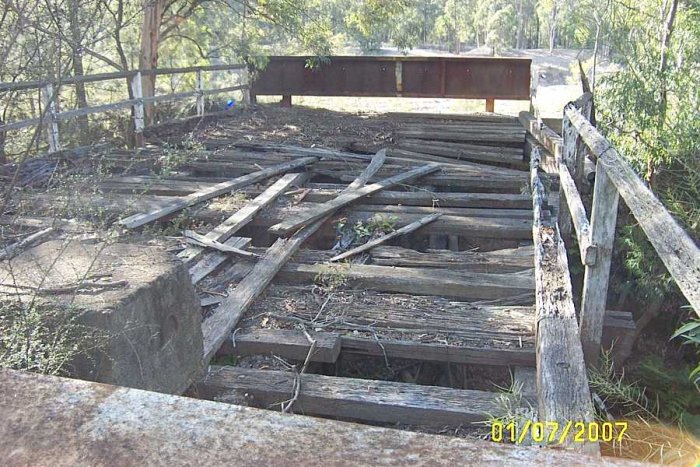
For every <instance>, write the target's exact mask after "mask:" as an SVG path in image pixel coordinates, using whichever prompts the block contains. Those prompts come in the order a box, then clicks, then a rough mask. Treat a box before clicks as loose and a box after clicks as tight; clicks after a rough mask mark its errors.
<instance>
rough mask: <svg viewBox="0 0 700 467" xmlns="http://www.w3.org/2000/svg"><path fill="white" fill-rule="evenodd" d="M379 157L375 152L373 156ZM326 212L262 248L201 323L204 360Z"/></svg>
mask: <svg viewBox="0 0 700 467" xmlns="http://www.w3.org/2000/svg"><path fill="white" fill-rule="evenodd" d="M375 158H376V159H381V158H383V156H382V155H379V154H378V155H375V156H374V157H373V160H374V159H375ZM379 166H380V164H372V163H371V162H370V164H369V165H368V166H367V167H366V168H365V170H363V171H362V173H360V175H358V177H357V180H360V181H362V180H368V179H369V178H370V177H371V176H372V174H374V173H375V172H376V171H377V170H378V169H379ZM355 191H357V190H354V189H353V190H351V189H347V190H346V191H343V192H342V193H341V196H342V195H343V193H354V192H355ZM327 217H328V216H322V217H321V218H320V219H319V220H318V221H317V222H315V223H312V224H309V225H307V226H306V227H304V228H302V229H301V230H299V231H297V232H296V233H295V234H294V235H293V236H292V237H290V238H288V239H282V238H279V239H277V241H276V242H275V243H274V244H273V245H272V246H271V247H270V248H269V249H268V250H267V252H265V255H264V256H263V257H262V258H261V259H260V260H259V261H258V262H257V264H256V265H255V266H254V267H253V269H252V270H251V271H250V273H249V274H248V275H246V276H245V277H244V278H243V280H241V282H239V284H238V285H237V286H236V288H235V289H234V290H233V292H232V293H231V294H230V295H229V296H228V297H227V298H226V300H225V301H224V302H223V303H222V304H221V305H220V306H219V308H217V309H216V311H215V312H214V315H212V316H210V317H209V318H208V319H206V320H205V321H204V323H203V324H202V334H203V340H204V355H203V360H204V364H205V365H206V364H208V363H209V361H210V360H211V358H212V357H213V356H214V353H215V352H216V350H217V349H218V348H219V347H221V344H222V343H223V342H224V341H225V340H226V337H227V336H228V335H229V334H230V333H231V331H232V330H233V328H234V327H235V326H236V325H237V324H238V321H240V319H241V317H242V316H243V313H245V311H246V310H247V309H248V307H249V306H250V304H251V303H252V302H253V300H254V299H255V298H257V297H258V295H260V294H261V293H262V291H263V290H265V288H266V287H267V286H268V284H269V283H270V282H271V281H272V279H273V278H274V277H275V275H276V274H277V273H278V272H279V270H280V268H282V266H283V265H284V264H285V263H286V262H287V261H288V260H289V258H290V257H291V256H292V255H293V254H294V253H296V251H297V250H298V249H299V248H300V247H301V245H302V244H303V243H304V242H305V241H306V240H307V239H308V238H309V237H310V236H311V235H313V234H314V233H315V232H316V231H317V230H318V229H319V228H320V227H321V225H323V222H324V221H325V220H326V218H327Z"/></svg>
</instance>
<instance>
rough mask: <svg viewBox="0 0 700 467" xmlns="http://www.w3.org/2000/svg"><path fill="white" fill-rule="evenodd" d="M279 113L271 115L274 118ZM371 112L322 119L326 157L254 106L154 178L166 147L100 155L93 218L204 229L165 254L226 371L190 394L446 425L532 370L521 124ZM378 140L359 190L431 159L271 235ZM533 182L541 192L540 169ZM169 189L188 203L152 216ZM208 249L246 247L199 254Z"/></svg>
mask: <svg viewBox="0 0 700 467" xmlns="http://www.w3.org/2000/svg"><path fill="white" fill-rule="evenodd" d="M266 112H268V114H269V112H271V111H270V110H267V111H266ZM279 112H280V115H274V116H273V117H274V118H275V119H277V122H278V123H282V122H284V119H285V115H286V116H287V117H289V116H290V115H291V114H289V113H286V114H285V113H284V112H288V111H284V110H279ZM253 117H254V116H253ZM328 118H329V119H330V120H332V119H333V116H332V115H331V116H329V117H328ZM381 118H383V119H385V120H381V119H380V120H379V121H380V122H383V123H382V126H381V128H379V131H380V132H382V131H383V132H384V133H382V134H381V136H379V137H378V136H377V132H376V130H377V127H376V122H373V121H372V119H367V120H366V125H365V127H362V125H359V126H356V127H353V128H351V129H348V131H347V132H345V133H347V136H346V137H343V135H344V131H343V130H344V129H343V128H342V127H339V128H336V130H335V139H333V140H331V139H330V138H329V142H330V144H327V146H333V145H335V146H336V147H337V146H341V149H345V151H343V152H338V151H335V152H333V151H328V150H323V149H317V148H311V149H308V148H307V149H302V147H303V146H307V147H308V145H309V144H308V143H309V141H308V140H305V139H304V134H303V132H298V127H296V126H295V125H294V122H291V123H289V124H280V125H279V126H278V127H276V128H275V127H272V128H270V127H269V126H268V127H266V128H265V132H266V133H265V134H264V135H263V133H262V132H261V131H260V126H265V123H263V124H262V125H260V124H259V122H258V123H255V118H252V119H249V120H248V121H247V123H246V121H242V120H241V119H240V118H239V119H237V120H222V121H221V122H217V123H215V124H214V125H211V126H209V127H208V128H206V129H205V130H204V131H202V132H201V133H202V134H203V135H204V137H203V139H202V148H197V149H196V150H193V151H191V154H190V155H189V157H188V158H187V159H186V160H184V161H181V162H182V163H181V164H180V165H179V168H178V169H177V170H178V171H177V172H175V173H172V174H170V175H168V176H159V177H154V176H151V175H148V173H149V170H150V169H151V168H153V167H154V166H156V165H158V164H159V160H160V159H162V157H163V155H164V153H165V154H167V151H163V149H162V148H158V147H151V148H148V149H146V150H143V151H140V152H139V153H137V154H134V153H133V152H128V151H107V152H106V154H105V156H104V157H103V162H104V163H105V164H108V165H109V166H110V170H111V171H112V175H111V176H110V177H109V178H107V179H105V180H102V181H101V182H100V185H99V191H98V192H97V193H96V194H94V195H92V196H91V197H90V198H89V200H86V202H88V203H89V204H90V205H91V206H93V207H95V206H99V207H100V212H101V213H102V215H104V216H106V218H107V219H117V218H120V217H121V218H123V217H124V215H125V214H131V213H149V216H150V217H149V219H150V218H152V217H154V216H155V217H154V218H155V219H159V220H163V219H172V218H173V217H178V216H179V218H180V220H179V222H178V225H179V226H180V225H184V224H189V225H194V226H195V227H196V228H195V230H196V231H197V232H198V233H199V234H200V235H205V234H206V238H205V239H204V240H201V241H208V242H210V244H207V247H206V248H204V249H202V248H198V247H195V248H194V249H193V247H192V246H191V245H190V246H189V247H188V248H187V251H186V252H185V253H184V256H183V253H181V254H180V255H181V257H183V259H184V260H185V261H187V262H188V265H189V266H190V271H191V273H192V275H193V283H196V286H197V288H198V291H199V293H200V294H201V299H202V304H203V313H204V321H203V329H204V334H205V349H204V358H205V360H207V361H210V360H211V361H212V362H214V363H216V364H219V365H221V364H225V365H227V366H225V367H223V368H221V367H217V368H215V369H212V370H211V374H210V375H207V376H205V377H204V378H203V379H202V380H201V381H200V382H199V383H197V384H196V385H195V386H194V387H193V389H192V394H193V395H198V396H200V397H208V398H216V399H217V400H224V401H231V402H235V403H242V404H245V405H251V406H257V407H263V408H274V409H276V410H279V409H280V407H282V408H283V409H284V410H287V411H292V412H296V413H306V414H315V415H320V416H324V417H331V418H341V419H352V420H357V421H365V422H369V423H383V424H409V425H415V426H419V427H436V426H439V427H443V428H444V427H446V426H449V427H451V428H459V427H460V426H464V425H470V424H478V423H479V422H484V421H486V420H488V419H489V418H490V417H493V416H501V415H506V410H507V409H508V407H507V406H506V404H504V403H503V402H502V401H500V398H499V393H500V392H501V390H500V389H498V387H497V386H498V385H500V386H503V385H506V386H507V385H509V384H510V383H511V376H510V374H511V373H512V374H515V375H518V377H517V378H516V379H520V375H526V377H529V378H532V374H533V371H532V370H529V371H527V370H526V368H528V367H529V368H532V369H534V367H535V364H536V345H537V343H536V318H535V315H536V313H535V309H534V305H535V272H534V265H535V264H534V262H535V257H534V249H533V235H532V232H533V230H532V223H533V211H532V198H531V195H530V194H529V191H528V190H529V188H528V183H529V178H530V177H529V173H528V169H529V164H528V162H527V160H526V156H525V145H526V131H525V130H524V129H523V128H522V126H521V125H520V124H519V122H518V121H517V119H515V118H510V117H499V116H493V115H488V116H487V115H485V116H465V115H461V116H453V117H436V116H431V115H403V114H402V115H398V114H397V115H393V116H390V117H381ZM251 122H252V123H251ZM387 122H390V123H387ZM246 124H249V125H251V126H255V125H257V126H258V128H256V129H254V130H255V131H253V129H252V128H250V127H245V125H246ZM373 125H375V126H374V127H373ZM173 132H174V134H178V130H176V129H175V130H173ZM295 133H299V134H297V135H296V136H295V135H294V134H295ZM290 134H291V135H290ZM280 135H282V136H280ZM262 137H265V138H268V140H267V141H265V142H261V139H262ZM339 141H341V142H342V144H338V142H339ZM280 143H286V144H280ZM292 143H300V144H298V145H295V144H292ZM321 143H322V142H321ZM379 147H385V148H386V149H387V150H386V156H387V157H386V159H385V160H384V161H383V164H382V165H381V167H380V168H378V170H376V171H375V172H374V173H372V174H370V175H371V176H370V177H369V178H368V179H367V180H364V182H365V183H366V184H367V185H365V186H366V187H367V186H374V185H372V184H375V183H377V182H381V181H383V180H387V179H393V178H395V177H398V176H402V175H405V174H406V173H407V172H408V171H409V170H410V169H412V168H415V167H419V166H424V165H426V164H438V166H437V169H430V170H431V171H430V172H429V173H426V174H425V175H421V176H417V177H413V178H408V179H406V180H400V181H399V182H398V183H396V184H393V185H391V186H387V187H386V188H384V187H382V188H379V189H377V190H376V191H373V192H372V193H371V194H370V195H369V196H358V197H357V198H353V199H352V200H351V201H350V202H349V203H347V204H345V205H343V206H341V207H340V208H339V209H334V210H330V211H327V212H325V213H324V214H323V215H322V216H320V218H321V219H322V221H321V222H320V223H318V224H313V223H303V224H300V225H299V227H300V228H301V230H298V228H294V229H292V230H290V231H289V232H287V233H286V235H287V236H288V237H289V238H287V239H285V238H284V237H282V238H279V239H278V238H277V236H276V235H273V234H272V233H271V232H270V228H271V227H273V226H278V225H282V224H284V223H286V222H289V221H291V220H292V219H299V218H303V217H304V216H305V215H308V214H309V213H311V212H314V211H319V210H321V209H324V207H328V206H329V205H330V204H332V203H334V202H335V200H338V199H345V198H344V197H348V196H352V193H350V192H348V189H347V186H348V183H351V182H353V180H355V179H356V178H357V177H358V175H360V173H362V172H363V170H365V168H366V167H367V166H368V164H370V160H371V159H372V158H373V154H374V153H375V152H376V150H377V149H378V148H379ZM303 157H316V158H317V160H316V161H313V162H312V163H309V164H308V165H304V166H301V165H298V164H297V167H296V168H293V169H291V170H284V171H281V172H279V173H276V174H275V175H274V176H268V177H263V178H260V179H259V180H258V179H256V180H255V182H254V183H248V184H247V185H244V186H241V187H240V188H239V189H237V190H235V194H234V195H232V196H231V195H226V196H214V197H209V198H203V199H202V198H197V196H201V194H202V193H204V192H206V191H207V190H210V191H211V190H214V189H216V188H217V184H219V183H222V182H227V181H229V180H231V179H232V178H236V177H244V176H254V175H251V174H256V173H259V172H260V171H261V170H264V169H270V168H274V167H277V166H279V165H280V164H285V163H289V162H294V161H299V160H300V159H301V158H303ZM285 172H291V173H298V174H299V175H296V176H295V175H286V176H285V175H284V173H285ZM542 176H543V178H544V179H545V184H546V185H548V186H547V188H548V191H549V192H552V193H555V194H556V193H557V191H558V190H557V186H558V178H557V177H556V176H546V175H544V174H543V175H542ZM285 177H286V178H285ZM236 186H237V185H236ZM361 188H362V184H359V189H361ZM229 191H230V190H229ZM224 193H226V192H224ZM193 197H194V198H193ZM195 198H196V199H195ZM187 199H192V200H194V201H197V200H201V201H205V202H204V203H195V202H194V201H193V202H192V203H189V204H191V205H193V207H191V208H189V209H187V210H186V211H183V210H180V209H177V210H175V211H169V207H171V206H173V205H174V204H173V203H174V202H177V203H181V202H182V200H187ZM26 201H27V202H28V203H31V204H32V206H33V207H34V208H35V209H37V211H36V212H37V213H41V209H50V207H51V206H52V205H55V202H56V197H55V196H53V195H52V196H51V197H49V196H46V195H40V194H33V195H30V196H27V200H26ZM329 203H330V204H329ZM557 206H558V199H556V197H553V199H549V200H545V205H544V206H543V210H542V214H543V216H544V218H545V219H549V218H550V216H552V215H553V214H556V207H557ZM164 212H165V213H166V214H167V215H161V214H162V213H164ZM183 213H184V214H183ZM434 213H439V214H441V216H440V217H439V218H438V219H437V220H433V221H432V222H429V223H427V224H425V225H423V226H421V227H420V228H418V229H417V230H414V231H412V232H410V233H408V234H406V235H402V236H398V237H395V238H393V239H391V240H389V241H388V242H386V243H384V244H382V245H380V246H377V247H375V248H372V249H369V250H368V251H365V252H363V253H361V254H358V255H355V256H352V257H350V258H348V259H347V260H345V261H340V262H333V263H330V262H329V260H330V258H331V257H333V256H335V255H336V254H338V253H339V252H340V250H339V249H338V247H340V249H341V250H347V249H349V248H351V247H353V246H355V245H356V244H357V243H362V242H363V241H365V240H366V239H367V236H370V237H373V238H376V237H379V236H381V233H382V229H384V230H386V231H389V230H391V229H393V228H400V227H403V226H406V225H408V224H411V223H413V222H416V221H419V220H421V219H423V218H424V217H425V216H428V215H430V214H434ZM234 214H235V216H233V218H232V217H231V216H232V215H234ZM158 216H160V217H158ZM227 218H228V220H227ZM130 219H131V218H130ZM122 222H124V221H122ZM309 224H313V225H309ZM125 225H128V222H127V223H126V224H125ZM275 228H277V227H275ZM272 230H274V229H272ZM197 238H199V237H197ZM207 239H208V240H207ZM212 241H213V242H215V243H211V242H212ZM222 244H224V245H228V246H229V247H237V248H245V249H247V251H250V252H253V253H256V254H257V255H258V258H256V259H251V258H241V257H240V256H238V255H228V254H225V253H222V252H220V251H216V249H217V248H218V249H220V248H222V246H221V245H222ZM212 247H213V249H212ZM334 247H335V249H334ZM624 322H625V317H620V316H617V315H616V316H614V317H611V318H610V319H609V324H610V325H609V326H608V327H609V332H608V334H610V335H611V336H612V335H618V334H619V332H622V331H620V328H624V327H625V323H624ZM623 331H624V329H623ZM291 365H294V366H293V367H292V366H291ZM290 368H291V370H290ZM222 371H223V373H222ZM217 375H218V376H217ZM222 375H223V376H222ZM357 377H360V378H364V379H357ZM367 378H370V379H371V381H368V380H367ZM517 382H518V383H523V384H525V385H527V384H528V383H529V382H528V381H525V380H523V381H517ZM552 384H558V383H555V382H553V383H552ZM440 386H442V387H440ZM519 392H520V394H515V395H511V396H510V397H511V398H512V399H513V402H512V406H511V407H510V409H512V408H513V407H519V406H522V407H524V408H526V407H531V413H533V414H534V413H535V412H536V407H537V401H536V400H535V399H536V395H534V394H530V393H527V394H524V392H527V391H519ZM407 407H409V408H410V410H407ZM482 429H483V428H482Z"/></svg>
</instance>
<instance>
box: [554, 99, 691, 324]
mask: <svg viewBox="0 0 700 467" xmlns="http://www.w3.org/2000/svg"><path fill="white" fill-rule="evenodd" d="M564 113H565V115H566V116H567V117H568V118H569V119H570V120H571V123H572V124H573V125H574V127H575V128H576V130H577V132H578V134H579V135H580V136H581V138H582V139H583V141H585V143H586V145H587V146H588V148H590V150H591V152H592V153H593V154H594V155H595V156H596V157H597V158H598V164H597V170H596V185H598V183H599V182H600V179H601V174H605V176H607V177H608V178H609V179H610V180H611V182H612V184H613V185H614V186H615V189H616V191H617V192H618V193H619V194H620V196H622V199H624V201H625V203H626V204H627V207H628V208H629V209H630V211H631V212H632V214H633V215H634V217H635V219H637V222H638V223H639V225H640V226H641V227H642V230H644V233H645V234H646V236H647V238H648V239H649V241H650V242H651V244H652V246H653V247H654V250H656V253H657V254H658V255H659V257H660V258H661V261H663V263H664V265H666V268H667V269H668V272H669V273H670V274H671V276H672V277H673V279H674V280H675V281H676V284H678V287H679V288H680V290H681V292H682V293H683V295H684V296H685V298H686V299H687V300H688V302H689V303H690V305H691V306H692V307H693V308H694V309H695V312H696V313H697V314H698V316H700V286H699V284H700V248H698V246H697V245H696V244H695V242H694V241H693V239H692V238H690V236H689V235H688V233H687V232H686V231H685V230H683V228H682V227H681V226H680V224H678V222H677V221H676V220H675V219H674V218H673V216H671V214H670V213H669V212H668V210H667V209H666V208H665V207H664V205H663V204H662V203H661V201H659V199H658V198H657V197H656V195H654V193H653V192H652V191H651V190H650V189H649V188H648V187H647V186H646V184H645V183H644V182H643V181H642V179H641V178H639V176H638V175H637V174H636V173H635V171H634V169H632V167H631V166H630V165H629V163H627V161H625V160H624V158H623V157H621V156H620V154H619V153H618V152H617V150H616V149H615V147H614V146H613V145H612V143H610V141H608V140H607V139H606V138H605V137H604V136H603V135H601V134H600V133H599V132H598V130H596V129H595V128H594V127H593V126H592V125H591V124H590V123H589V122H588V120H586V118H585V117H584V116H583V115H581V112H579V111H578V110H577V109H576V108H575V107H573V106H571V105H568V106H567V107H566V108H565V110H564ZM594 199H595V194H594ZM594 209H595V208H594ZM593 228H594V229H595V223H593Z"/></svg>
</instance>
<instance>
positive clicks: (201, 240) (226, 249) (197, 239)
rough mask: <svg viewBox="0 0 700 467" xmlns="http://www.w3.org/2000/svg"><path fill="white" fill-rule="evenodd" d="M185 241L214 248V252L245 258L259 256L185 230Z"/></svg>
mask: <svg viewBox="0 0 700 467" xmlns="http://www.w3.org/2000/svg"><path fill="white" fill-rule="evenodd" d="M184 236H185V240H186V241H187V242H188V243H192V244H194V245H197V246H200V247H202V248H213V249H214V250H217V251H220V252H223V253H234V254H236V255H238V256H243V257H244V258H257V257H258V255H256V254H255V253H251V252H249V251H245V250H241V249H240V248H236V247H234V246H230V245H226V244H225V243H221V242H217V241H215V240H211V239H209V238H207V237H205V236H204V235H200V234H198V233H196V232H193V231H191V230H185V232H184Z"/></svg>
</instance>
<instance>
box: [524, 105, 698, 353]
mask: <svg viewBox="0 0 700 467" xmlns="http://www.w3.org/2000/svg"><path fill="white" fill-rule="evenodd" d="M591 104H592V96H591V95H590V93H586V94H584V95H583V96H581V97H580V98H579V99H577V100H576V101H575V102H571V103H569V104H568V105H567V106H566V107H565V108H564V112H563V121H562V136H561V137H560V136H559V135H557V134H556V133H555V132H554V131H553V130H551V129H550V128H548V127H546V126H545V125H544V124H542V122H540V121H537V120H536V119H535V118H534V117H533V116H532V115H531V114H530V113H529V112H521V114H520V121H521V122H522V123H523V125H524V126H525V127H526V128H527V129H528V131H529V132H530V133H531V134H532V135H533V136H534V137H535V138H536V139H537V140H538V142H539V143H540V144H542V145H543V146H544V147H545V148H546V149H547V150H548V151H549V152H550V153H551V155H552V156H553V159H554V160H553V161H550V162H549V164H548V171H549V172H553V173H556V174H558V175H559V179H560V194H561V195H562V197H561V198H560V213H559V219H558V224H559V229H560V231H561V233H562V237H566V236H568V235H570V234H571V226H572V225H573V228H574V231H575V238H576V241H577V244H578V249H579V252H580V257H581V263H582V265H583V266H584V268H585V272H584V280H583V292H582V299H581V310H580V313H579V331H580V339H581V344H582V347H583V352H584V356H585V361H586V364H587V365H595V364H596V363H597V361H598V358H599V355H600V351H601V339H602V334H603V318H604V315H605V310H606V299H607V292H608V283H609V278H610V262H611V258H612V250H613V242H614V238H615V225H616V223H617V215H618V203H619V200H620V198H622V201H623V202H624V203H625V204H626V205H627V207H628V208H629V211H630V212H631V214H632V215H633V216H634V218H635V219H636V221H637V222H638V224H639V226H640V227H641V228H642V230H643V231H644V233H645V234H646V237H647V238H648V239H649V241H650V243H651V244H652V246H653V247H654V250H655V251H656V253H657V254H658V255H659V258H660V259H661V261H662V262H663V263H664V265H665V266H666V268H667V270H668V272H669V273H670V274H671V277H672V278H673V279H674V281H675V283H676V284H677V285H678V288H679V289H680V291H681V292H682V293H683V295H684V296H685V298H686V299H687V300H688V302H689V303H690V306H691V307H692V308H693V309H694V310H695V312H696V313H697V314H698V315H699V316H700V249H699V248H698V246H697V245H696V244H695V242H694V241H693V239H692V238H691V237H690V235H688V233H687V232H685V230H683V228H682V227H681V226H680V224H679V223H678V222H677V221H676V220H675V219H674V218H673V216H671V214H670V213H669V212H668V210H667V209H666V208H665V207H664V206H663V204H662V203H661V202H660V201H659V199H658V198H657V197H656V196H655V195H654V193H653V192H652V191H651V190H650V189H649V187H648V186H647V184H646V183H645V182H644V181H643V180H642V179H641V178H640V177H639V176H638V175H637V174H636V172H635V171H634V169H633V168H632V167H631V166H630V164H629V163H628V162H627V161H626V160H625V158H624V157H623V156H622V155H621V154H620V153H619V152H618V151H617V149H615V147H614V146H613V145H612V143H611V142H610V141H609V140H607V139H606V138H605V137H604V136H603V135H602V134H601V133H600V132H599V131H598V130H597V129H596V128H595V127H593V125H591V123H590V112H591ZM589 154H590V158H591V159H593V160H594V161H595V184H594V187H593V200H592V207H591V214H590V220H589V217H588V215H587V213H586V210H585V207H584V205H583V202H582V200H581V195H580V192H579V191H580V189H581V186H582V183H583V180H584V162H585V160H586V158H587V157H588V156H589ZM544 165H545V164H543V166H544Z"/></svg>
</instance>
